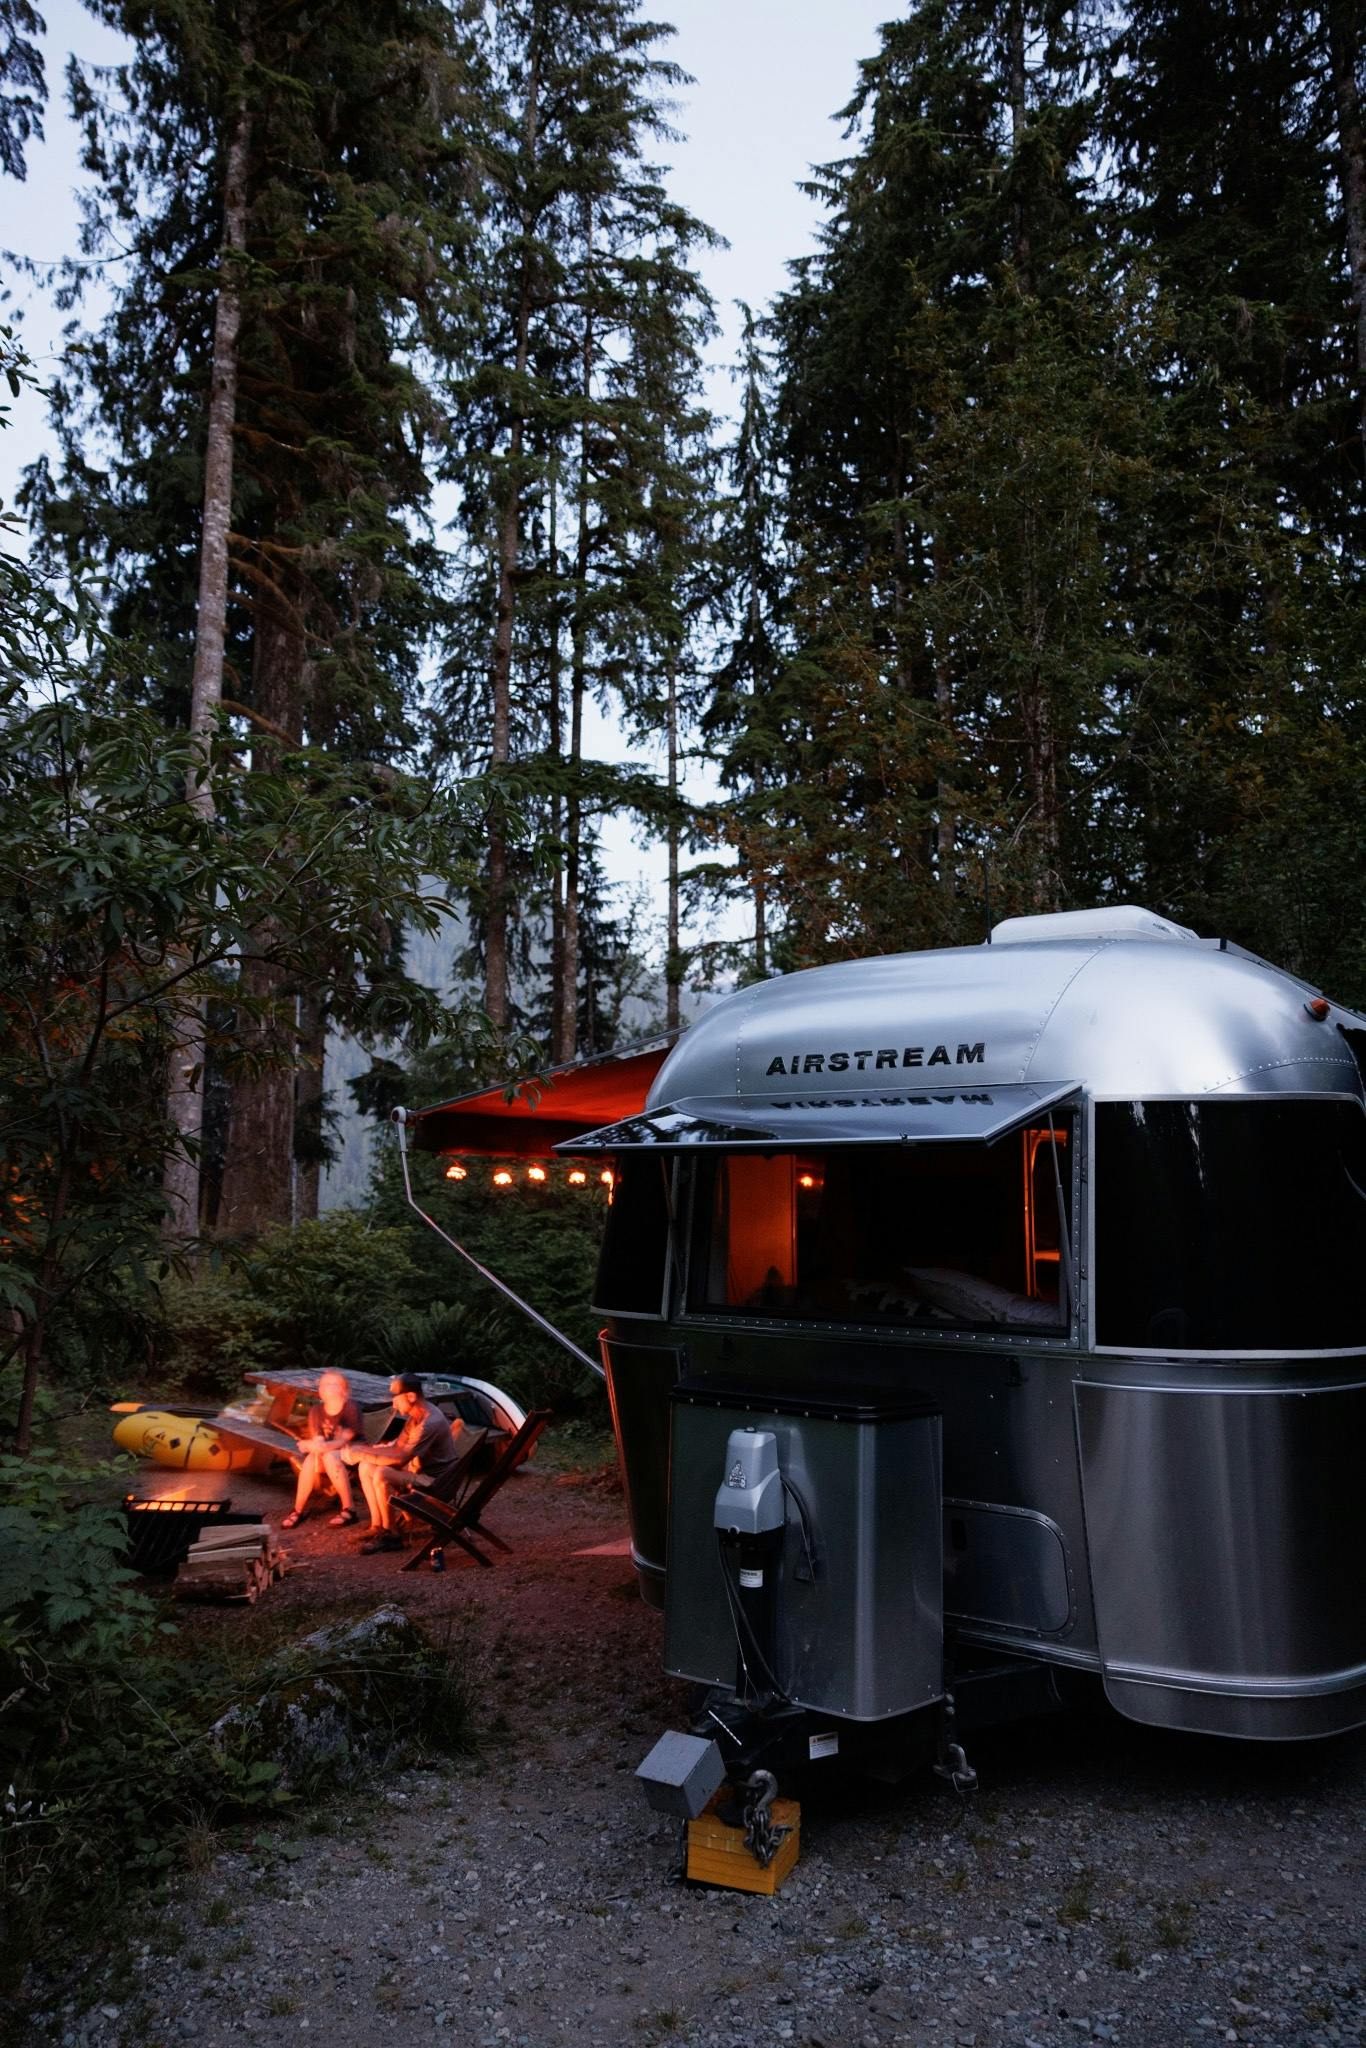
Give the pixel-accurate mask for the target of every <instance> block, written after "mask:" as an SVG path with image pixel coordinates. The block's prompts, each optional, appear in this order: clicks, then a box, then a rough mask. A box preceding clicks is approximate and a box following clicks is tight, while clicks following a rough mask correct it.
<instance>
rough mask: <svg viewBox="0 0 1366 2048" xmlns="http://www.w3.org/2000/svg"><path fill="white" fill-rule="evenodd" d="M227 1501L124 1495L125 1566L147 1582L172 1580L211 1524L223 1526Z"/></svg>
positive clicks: (228, 1501)
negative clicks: (140, 1575)
mask: <svg viewBox="0 0 1366 2048" xmlns="http://www.w3.org/2000/svg"><path fill="white" fill-rule="evenodd" d="M231 1506H232V1502H231V1501H230V1500H139V1499H138V1497H137V1495H136V1494H132V1493H130V1494H128V1495H126V1497H125V1499H124V1503H123V1511H124V1515H125V1517H126V1518H127V1522H128V1552H127V1562H128V1564H130V1565H131V1566H132V1568H133V1570H134V1571H135V1572H141V1573H143V1575H144V1576H145V1577H147V1578H154V1579H167V1578H173V1577H174V1576H175V1574H176V1572H177V1571H178V1570H179V1569H180V1567H181V1565H182V1564H184V1562H185V1559H186V1557H187V1556H188V1554H189V1550H190V1545H191V1544H192V1543H193V1542H194V1540H195V1538H196V1536H198V1534H199V1532H200V1530H201V1529H204V1528H207V1527H208V1525H209V1524H210V1523H211V1522H225V1521H226V1520H227V1519H228V1510H229V1508H230V1507H231Z"/></svg>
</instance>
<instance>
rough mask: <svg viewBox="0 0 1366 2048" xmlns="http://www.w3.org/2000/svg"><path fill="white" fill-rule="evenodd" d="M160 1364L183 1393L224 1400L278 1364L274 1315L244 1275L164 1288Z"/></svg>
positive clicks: (221, 1274)
mask: <svg viewBox="0 0 1366 2048" xmlns="http://www.w3.org/2000/svg"><path fill="white" fill-rule="evenodd" d="M156 1355H157V1364H158V1367H159V1368H160V1370H161V1371H162V1372H164V1373H165V1374H166V1375H167V1376H168V1377H169V1378H170V1379H171V1380H173V1381H174V1383H175V1384H176V1385H177V1386H178V1387H184V1388H186V1389H188V1390H189V1391H190V1392H193V1393H196V1394H208V1395H213V1396H215V1397H217V1398H224V1397H226V1396H228V1395H230V1394H233V1393H236V1392H237V1391H238V1389H239V1388H240V1387H241V1384H242V1375H243V1373H247V1372H255V1371H257V1370H259V1369H260V1368H261V1367H263V1366H267V1365H270V1364H272V1363H274V1362H275V1347H274V1345H273V1344H272V1343H271V1340H270V1310H269V1308H268V1307H267V1305H266V1304H265V1303H264V1302H263V1301H262V1300H261V1299H260V1297H259V1296H258V1295H257V1294H256V1292H255V1291H254V1290H253V1288H252V1286H251V1285H250V1282H249V1281H248V1280H247V1278H246V1276H245V1275H244V1274H242V1273H232V1272H228V1271H225V1270H223V1269H221V1268H220V1269H218V1270H216V1271H215V1270H210V1271H208V1272H205V1273H203V1274H201V1275H200V1277H199V1278H198V1279H197V1280H187V1279H180V1278H175V1277H173V1278H171V1279H168V1280H166V1281H164V1282H163V1283H162V1287H161V1319H160V1326H159V1329H158V1332H157V1340H156Z"/></svg>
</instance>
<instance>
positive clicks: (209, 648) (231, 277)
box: [162, 13, 253, 1241]
mask: <svg viewBox="0 0 1366 2048" xmlns="http://www.w3.org/2000/svg"><path fill="white" fill-rule="evenodd" d="M248 24H249V15H247V14H245V13H244V16H243V29H242V37H241V42H240V44H239V49H238V58H239V62H240V64H241V67H242V74H243V77H242V97H241V99H240V101H239V103H238V107H237V112H236V116H235V118H234V121H233V127H232V133H231V135H230V137H229V139H228V151H227V160H226V163H225V166H224V173H223V248H222V254H221V256H220V259H219V280H218V303H217V306H216V307H215V309H214V324H213V360H212V364H211V367H210V373H209V421H208V435H207V440H206V444H205V451H204V513H203V521H202V524H201V527H200V538H199V604H198V609H197V611H196V614H195V643H194V670H193V674H192V676H191V680H190V739H191V742H192V744H193V747H194V753H195V761H194V764H193V765H192V767H191V770H190V773H189V777H188V781H187V787H186V797H187V799H188V801H189V803H190V805H191V807H192V808H193V809H194V810H197V811H199V812H200V813H201V814H202V815H203V816H206V817H211V816H212V814H213V787H212V784H211V782H210V779H209V760H208V750H209V741H210V737H211V735H212V732H213V728H214V720H215V718H216V715H217V711H218V706H219V704H220V703H221V702H222V699H223V653H224V646H225V643H226V640H227V616H228V532H229V528H230V527H231V524H232V470H233V445H232V444H233V431H234V427H235V425H236V420H237V337H238V335H239V333H240V332H241V327H242V299H241V291H240V280H239V276H238V266H237V259H238V258H239V257H240V256H241V255H242V254H243V253H244V251H245V249H246V245H247V159H248V156H249V154H250V150H251V113H250V111H249V107H248V103H247V97H246V85H245V75H246V71H247V68H248V67H249V65H250V64H251V61H252V56H253V45H252V39H251V30H250V27H249V25H248ZM206 1008H207V1006H206V1004H205V1003H204V1002H203V1001H202V1000H201V1001H200V1002H198V1003H196V1004H195V1005H194V1007H193V1009H191V1010H189V1011H187V1012H186V1013H184V1014H183V1015H182V1017H181V1019H180V1022H179V1025H178V1028H177V1032H176V1043H175V1047H174V1050H173V1051H172V1054H171V1062H170V1081H169V1086H168V1089H167V1096H166V1115H167V1120H168V1122H169V1123H170V1124H171V1125H172V1126H173V1127H174V1129H175V1130H176V1132H177V1133H178V1135H179V1143H178V1144H174V1145H173V1146H172V1148H171V1150H170V1151H169V1152H168V1153H167V1155H166V1165H165V1169H164V1173H163V1177H162V1188H163V1192H164V1193H165V1196H166V1204H167V1206H166V1218H165V1222H164V1224H163V1226H162V1228H163V1231H164V1233H165V1235H166V1236H167V1237H168V1238H171V1239H176V1240H181V1241H183V1240H185V1239H187V1238H192V1237H194V1236H196V1235H197V1234H198V1230H199V1159H198V1156H197V1155H198V1148H199V1142H200V1138H201V1135H202V1133H203V1128H204V1025H205V1014H206Z"/></svg>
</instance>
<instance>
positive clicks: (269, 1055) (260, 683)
mask: <svg viewBox="0 0 1366 2048" xmlns="http://www.w3.org/2000/svg"><path fill="white" fill-rule="evenodd" d="M253 656H254V659H253V686H252V696H253V701H254V705H255V708H256V709H257V710H258V711H259V712H260V713H261V716H262V718H263V719H264V720H266V721H267V722H268V725H269V726H270V727H273V728H274V729H275V730H277V731H282V732H286V733H288V734H289V736H290V739H291V741H293V742H294V743H295V744H298V743H299V742H300V739H301V735H302V730H303V704H304V695H305V688H306V676H307V639H306V634H305V629H304V622H303V618H302V615H301V613H300V612H299V610H298V609H297V608H295V609H287V608H286V606H285V604H284V603H283V602H282V601H278V600H272V601H270V602H269V604H267V603H264V602H263V603H262V605H261V608H260V610H259V611H258V614H257V619H256V632H255V642H254V648H253ZM277 752H278V743H277V742H275V741H273V740H267V739H264V738H259V737H258V740H257V744H256V746H255V747H254V749H253V753H254V755H255V756H256V758H257V759H258V760H260V761H261V762H262V763H263V764H265V763H269V762H270V761H271V760H272V758H273V757H274V755H275V754H276V753H277ZM252 937H253V946H252V952H253V955H254V956H259V955H269V953H270V952H271V951H272V950H273V948H274V946H275V943H276V940H277V938H278V934H277V933H276V932H275V931H274V930H273V928H272V927H271V926H269V925H263V926H261V927H260V928H259V929H258V930H257V931H256V932H255V933H253V935H252ZM238 991H239V994H240V995H241V996H242V997H244V998H245V999H246V1001H247V1002H248V1003H249V1004H250V1005H251V1006H252V1010H254V1009H255V1008H256V1006H258V1005H260V1006H264V1007H263V1008H261V1010H260V1014H252V1010H244V1011H243V1012H242V1014H241V1015H240V1016H239V1019H238V1026H237V1041H238V1046H239V1049H240V1051H241V1053H242V1054H243V1055H244V1056H245V1058H244V1066H245V1069H246V1070H245V1071H243V1072H242V1073H241V1074H239V1075H236V1076H234V1077H233V1080H232V1084H231V1091H230V1096H229V1104H228V1137H227V1146H226V1150H225V1156H224V1163H223V1201H222V1206H221V1208H220V1210H219V1215H218V1227H219V1230H220V1231H221V1232H222V1233H223V1234H224V1235H226V1236H229V1237H255V1236H258V1235H259V1234H260V1232H261V1231H263V1230H266V1229H268V1228H269V1227H270V1226H271V1225H272V1224H275V1223H290V1222H292V1221H293V1219H294V1067H295V1061H296V1059H297V1054H298V1048H299V1026H298V1017H297V1004H296V1002H295V1000H294V998H293V997H292V996H291V995H290V994H288V993H287V991H286V989H285V987H284V984H283V980H282V976H281V973H280V970H279V968H278V967H276V966H274V965H273V964H272V962H271V961H270V959H269V958H261V957H251V958H248V959H246V960H244V961H243V962H242V968H241V972H240V974H239V976H238Z"/></svg>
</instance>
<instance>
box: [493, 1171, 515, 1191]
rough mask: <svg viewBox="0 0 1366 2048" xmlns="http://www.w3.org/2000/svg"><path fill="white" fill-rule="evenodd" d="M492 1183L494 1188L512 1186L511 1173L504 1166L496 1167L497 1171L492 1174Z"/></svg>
mask: <svg viewBox="0 0 1366 2048" xmlns="http://www.w3.org/2000/svg"><path fill="white" fill-rule="evenodd" d="M493 1185H494V1186H495V1187H496V1188H510V1187H511V1186H512V1175H511V1173H510V1172H509V1170H508V1168H507V1167H506V1166H500V1167H499V1168H498V1171H497V1172H496V1173H495V1174H494V1176H493Z"/></svg>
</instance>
